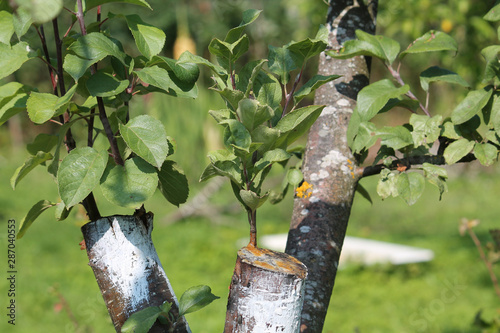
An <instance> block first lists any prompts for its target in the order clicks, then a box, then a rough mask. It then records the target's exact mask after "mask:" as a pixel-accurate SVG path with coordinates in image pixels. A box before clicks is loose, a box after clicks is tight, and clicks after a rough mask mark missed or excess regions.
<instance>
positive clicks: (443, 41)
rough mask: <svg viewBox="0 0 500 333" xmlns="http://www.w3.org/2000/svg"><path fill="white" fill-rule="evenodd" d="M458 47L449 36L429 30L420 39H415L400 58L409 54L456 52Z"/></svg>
mask: <svg viewBox="0 0 500 333" xmlns="http://www.w3.org/2000/svg"><path fill="white" fill-rule="evenodd" d="M457 50H458V45H457V42H456V40H454V39H453V38H452V37H450V36H449V35H447V34H445V33H444V32H441V31H435V30H431V31H429V32H427V33H425V34H424V35H423V36H422V37H419V38H417V39H416V40H415V41H414V42H413V43H412V44H411V45H410V46H409V47H408V48H407V49H406V50H405V51H403V52H401V54H400V55H399V57H400V58H403V57H404V56H405V55H407V54H411V53H423V52H437V51H455V52H456V51H457Z"/></svg>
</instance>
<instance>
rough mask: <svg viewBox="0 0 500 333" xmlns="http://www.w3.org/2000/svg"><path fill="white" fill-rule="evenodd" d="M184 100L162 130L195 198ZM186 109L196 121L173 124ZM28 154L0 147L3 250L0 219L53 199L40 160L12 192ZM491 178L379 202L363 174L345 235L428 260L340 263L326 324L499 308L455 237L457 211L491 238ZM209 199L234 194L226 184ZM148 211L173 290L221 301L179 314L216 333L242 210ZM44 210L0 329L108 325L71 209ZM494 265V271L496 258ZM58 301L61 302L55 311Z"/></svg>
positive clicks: (413, 322) (263, 225)
mask: <svg viewBox="0 0 500 333" xmlns="http://www.w3.org/2000/svg"><path fill="white" fill-rule="evenodd" d="M176 103H177V102H176ZM183 103H184V104H183ZM190 103H191V102H190V101H186V102H182V103H181V104H179V105H176V106H174V107H175V109H177V110H181V111H182V113H179V114H172V113H171V111H168V110H167V111H168V112H166V114H165V115H164V117H165V119H164V121H165V122H166V127H167V132H168V133H169V135H172V136H173V137H174V138H176V139H177V141H178V144H179V146H178V151H177V152H176V154H175V155H174V157H175V156H177V157H176V158H175V159H176V160H177V161H178V162H179V164H180V165H181V166H185V169H186V174H187V175H188V177H189V178H190V181H191V184H192V185H193V186H192V193H191V195H193V194H194V193H196V190H197V189H199V188H200V185H198V184H196V179H197V178H198V176H199V173H200V171H201V170H202V168H203V164H204V163H206V160H205V158H204V155H205V153H204V151H205V149H208V147H205V146H202V143H203V137H204V135H206V132H205V131H206V130H207V129H206V121H205V119H206V116H205V115H203V116H202V115H201V114H202V113H201V112H202V110H201V109H200V108H199V107H198V109H196V106H195V105H196V104H190ZM197 105H199V103H197ZM149 107H150V108H151V109H152V110H151V112H156V113H157V114H159V115H161V112H162V110H163V108H165V109H168V108H169V107H172V106H171V105H168V104H167V105H165V104H162V103H160V102H158V101H153V104H151V105H149ZM204 111H205V112H206V110H204ZM169 115H170V116H169ZM186 117H187V118H188V119H189V117H192V119H194V120H193V121H192V122H191V121H189V120H188V121H185V122H182V121H183V120H182V119H186ZM190 133H195V134H193V135H191V134H190ZM188 140H190V141H189V142H188ZM186 142H187V143H186ZM181 143H182V144H183V145H184V146H182V145H181ZM190 147H196V149H194V150H193V149H190ZM210 149H213V148H210ZM26 157H27V153H25V152H24V151H14V152H12V151H9V149H7V148H2V149H1V150H0V182H1V184H3V185H2V188H1V191H0V228H1V229H0V235H1V237H0V249H3V250H2V251H3V252H4V253H5V249H6V246H7V245H6V230H7V228H6V222H7V220H8V219H15V220H16V221H17V222H19V221H20V220H21V219H22V217H23V216H24V215H25V213H26V212H27V210H28V209H29V208H30V207H31V205H33V204H34V203H35V202H37V201H38V200H41V199H49V200H56V199H57V190H56V187H55V184H54V183H53V182H52V180H51V179H50V178H49V177H47V176H46V175H47V174H46V172H45V170H43V168H41V167H39V168H38V169H35V170H34V171H33V172H32V173H31V174H29V175H28V176H27V177H26V178H25V179H24V180H23V181H22V182H21V183H20V184H19V186H18V188H17V189H16V190H15V191H12V189H10V186H9V185H8V184H9V178H10V176H11V175H12V174H13V172H14V170H15V168H16V166H17V165H20V164H21V163H22V161H23V159H24V158H26ZM472 169H474V170H475V169H476V167H473V168H472ZM499 176H500V174H499V170H495V169H493V168H491V169H488V173H484V172H467V173H465V174H464V175H463V176H460V177H453V179H451V180H450V181H449V184H448V186H449V192H448V193H446V194H445V195H444V197H443V200H441V201H438V197H439V195H438V191H437V189H435V188H433V187H432V186H431V185H427V189H426V191H425V193H424V195H423V196H422V198H421V199H420V200H419V201H418V202H417V204H415V205H414V206H412V207H408V206H406V204H405V203H404V202H403V201H402V200H400V199H388V200H386V201H385V202H382V201H381V200H380V199H378V198H377V197H376V194H375V187H376V179H375V178H373V179H366V180H363V183H362V184H363V186H365V188H367V189H368V191H369V192H370V193H372V195H373V199H374V204H373V205H371V204H370V203H368V201H366V200H365V199H363V198H361V197H356V198H355V201H354V208H353V211H352V215H351V220H350V222H349V223H350V225H349V228H348V234H350V235H352V236H359V237H367V238H372V239H377V240H384V241H389V242H394V243H400V244H407V245H412V246H418V247H424V248H429V249H432V250H433V251H434V253H435V259H434V260H433V261H432V262H430V263H425V264H412V265H403V266H390V265H380V266H372V267H364V266H355V265H351V266H347V267H345V268H344V269H342V270H341V271H340V272H339V274H338V275H337V280H336V285H335V288H334V293H333V296H332V300H331V307H330V311H329V313H328V316H327V318H326V322H325V329H324V332H370V333H373V332H403V333H404V332H436V333H437V332H468V333H472V332H479V331H478V330H477V329H473V328H472V327H471V323H472V321H473V319H474V315H475V314H476V312H477V311H478V310H480V309H484V310H485V314H486V315H487V316H490V317H491V316H493V315H494V314H495V310H496V309H498V308H500V306H499V301H498V298H496V296H495V294H494V291H493V288H492V285H491V281H490V280H489V276H488V273H487V271H486V268H485V267H484V265H483V264H482V263H481V262H480V260H479V256H478V253H477V250H476V248H475V246H474V244H473V242H472V241H471V240H470V239H469V238H468V237H461V236H460V235H459V233H458V224H459V221H460V219H461V218H462V217H468V218H478V219H480V220H481V224H480V225H479V226H478V227H477V228H476V232H477V234H478V236H479V238H480V239H481V240H482V241H483V242H486V241H488V240H489V235H488V232H487V230H488V229H490V228H495V227H498V222H497V219H498V216H500V205H498V199H497V197H496V196H495V193H496V191H495V190H496V189H498V188H500V177H499ZM96 197H97V200H98V202H99V207H100V209H101V211H102V213H103V214H105V215H106V214H129V213H131V212H130V211H127V210H122V209H115V208H113V207H111V206H108V205H106V203H105V199H103V198H102V195H101V194H100V191H99V190H97V191H96ZM213 201H214V202H215V203H220V204H224V203H230V202H233V199H232V194H231V193H230V189H229V186H225V187H224V188H223V189H222V190H221V191H220V192H219V193H217V194H216V196H215V197H214V198H213ZM291 206H292V202H291V198H290V197H288V198H287V199H286V200H285V202H283V203H281V204H280V205H278V206H271V205H269V204H266V205H264V207H263V208H262V210H261V211H260V212H259V232H260V234H272V233H285V232H287V230H288V224H289V221H290V214H291ZM146 207H147V209H148V210H151V211H153V212H154V213H155V221H156V224H155V229H154V232H153V240H154V243H155V245H156V249H157V252H158V254H159V257H160V259H161V260H162V263H163V266H164V268H165V271H166V272H167V275H168V276H169V279H170V281H171V283H172V285H173V287H174V289H175V290H176V293H177V294H178V296H180V294H182V292H183V291H184V290H186V289H187V288H189V287H191V286H194V285H199V284H206V285H209V286H210V287H211V288H212V290H213V292H214V293H215V294H216V295H218V296H220V297H221V299H220V300H217V301H215V302H214V303H213V304H211V305H210V306H209V307H208V308H206V309H203V310H201V311H199V312H196V313H192V314H189V315H188V316H187V319H188V321H189V322H190V325H191V328H192V331H193V332H196V333H212V332H221V331H222V330H223V326H224V319H225V308H226V299H227V294H228V286H229V283H230V279H231V276H232V272H233V268H234V263H235V259H236V251H237V249H238V247H237V245H236V242H237V240H238V239H240V238H242V237H245V236H247V234H248V227H247V222H246V217H245V215H244V214H243V212H241V213H240V214H235V215H225V216H221V217H220V219H219V220H217V221H216V222H218V223H213V221H208V220H206V219H202V218H198V219H189V220H187V221H185V222H181V223H176V224H172V225H166V224H164V223H162V221H163V220H164V218H165V216H166V215H168V214H169V213H171V212H173V211H174V210H175V207H168V206H167V205H165V201H164V199H163V198H162V197H161V195H159V194H158V193H157V194H156V195H155V196H154V198H153V199H151V200H150V201H149V202H148V203H147V205H146ZM53 213H54V211H50V210H49V211H47V212H45V213H43V214H42V215H41V216H40V218H39V219H38V220H37V221H36V222H35V223H34V224H33V226H32V227H31V228H30V230H28V232H27V233H26V235H25V236H24V237H23V238H22V239H21V240H18V241H17V243H16V245H17V247H16V255H17V257H16V265H17V271H18V273H17V275H16V306H17V308H16V309H17V318H16V326H15V328H14V327H12V326H10V325H8V324H7V323H6V319H5V318H6V317H5V315H3V316H2V318H3V319H2V321H0V331H1V332H11V331H16V332H39V331H44V332H45V331H47V332H111V331H113V328H112V325H111V322H110V320H109V318H108V314H107V311H106V308H105V306H104V303H103V301H102V298H101V295H100V293H99V290H98V287H97V284H96V282H95V279H94V277H93V273H92V271H91V269H90V267H89V266H88V265H87V262H88V259H87V257H86V254H85V251H81V250H80V246H79V244H78V243H79V242H80V241H81V240H82V236H81V233H80V230H79V225H80V223H81V219H80V217H79V216H80V215H79V214H78V212H73V213H72V214H71V216H70V217H69V218H68V219H67V220H66V221H64V222H56V221H54V219H53ZM3 262H4V264H3V265H6V262H5V260H3ZM3 267H4V268H2V269H3V270H4V272H6V270H7V269H6V268H5V267H6V266H3ZM495 269H496V270H497V273H500V272H499V270H498V266H497V267H496V268H495ZM4 274H5V275H6V273H4ZM499 275H500V274H499ZM7 287H8V286H7V280H6V278H2V279H0V293H1V294H2V305H1V306H2V308H3V309H5V307H6V306H7V305H6V302H7V301H6V299H7V298H5V297H4V296H3V295H6V293H7V292H6V290H7ZM61 298H62V299H64V300H65V301H66V302H67V306H62V307H61ZM67 310H69V311H71V316H74V320H72V319H71V317H70V315H69V314H68V311H67ZM3 311H4V312H5V310H3Z"/></svg>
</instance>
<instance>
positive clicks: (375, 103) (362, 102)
mask: <svg viewBox="0 0 500 333" xmlns="http://www.w3.org/2000/svg"><path fill="white" fill-rule="evenodd" d="M409 90H410V87H409V86H408V85H404V86H402V87H399V88H396V87H395V86H394V84H393V83H392V81H390V80H388V79H384V80H380V81H377V82H375V83H372V84H370V85H368V86H366V87H364V88H363V89H361V91H360V92H359V94H358V105H357V109H358V113H359V116H360V119H361V121H369V120H370V119H372V118H373V117H375V115H376V114H377V113H378V112H379V111H380V110H381V109H382V108H383V107H384V106H385V105H386V104H387V102H389V100H390V99H392V98H399V97H400V96H401V95H404V94H406V93H407V92H408V91H409Z"/></svg>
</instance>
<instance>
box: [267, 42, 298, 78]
mask: <svg viewBox="0 0 500 333" xmlns="http://www.w3.org/2000/svg"><path fill="white" fill-rule="evenodd" d="M297 68H298V67H297V65H296V64H295V61H294V59H293V58H292V55H291V52H290V50H289V49H288V48H287V47H286V46H283V47H279V48H278V47H274V46H271V45H269V70H270V71H271V73H274V74H276V75H278V77H279V78H280V81H281V83H282V84H287V83H288V81H289V80H290V72H291V71H293V70H295V69H297Z"/></svg>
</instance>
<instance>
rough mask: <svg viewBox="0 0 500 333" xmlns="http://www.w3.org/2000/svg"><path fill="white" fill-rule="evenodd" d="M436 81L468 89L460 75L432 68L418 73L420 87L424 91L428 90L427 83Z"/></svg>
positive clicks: (435, 67)
mask: <svg viewBox="0 0 500 333" xmlns="http://www.w3.org/2000/svg"><path fill="white" fill-rule="evenodd" d="M438 81H441V82H448V83H454V84H458V85H461V86H462V87H466V88H468V87H469V84H468V83H467V81H465V80H464V79H463V78H462V77H461V76H460V75H458V74H457V73H455V72H452V71H450V70H447V69H444V68H440V67H437V66H432V67H429V68H427V69H426V70H425V71H423V72H422V73H420V85H421V86H422V89H424V90H425V91H428V90H429V83H431V82H438Z"/></svg>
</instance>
